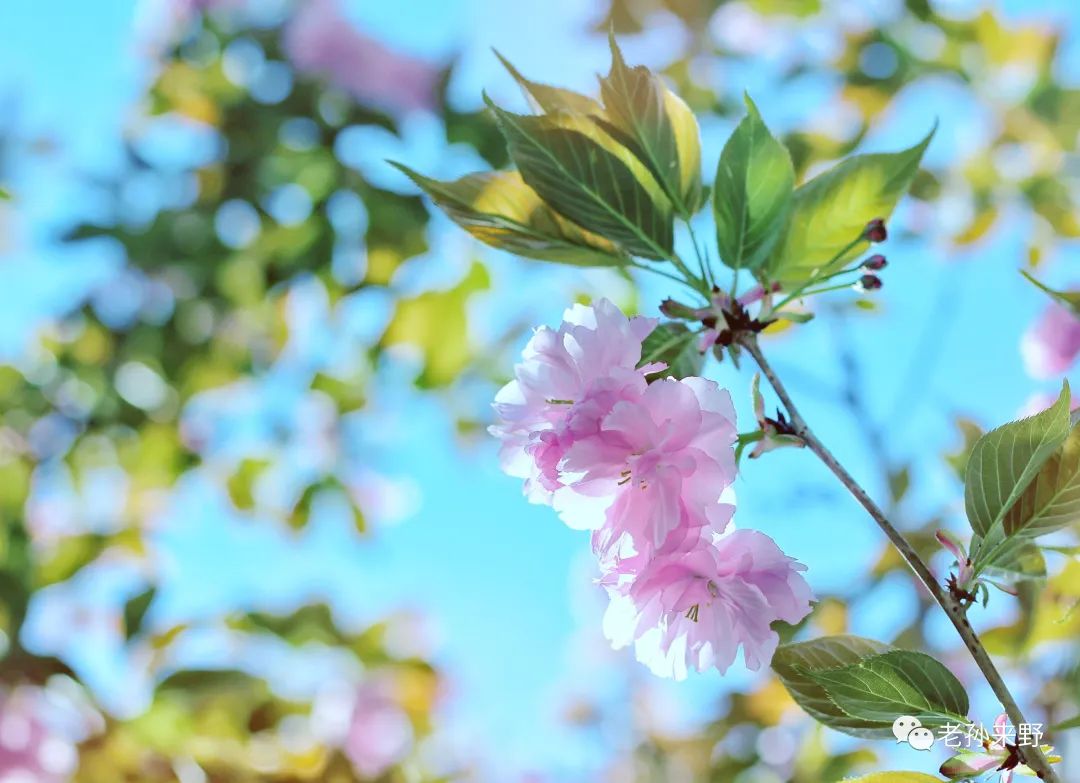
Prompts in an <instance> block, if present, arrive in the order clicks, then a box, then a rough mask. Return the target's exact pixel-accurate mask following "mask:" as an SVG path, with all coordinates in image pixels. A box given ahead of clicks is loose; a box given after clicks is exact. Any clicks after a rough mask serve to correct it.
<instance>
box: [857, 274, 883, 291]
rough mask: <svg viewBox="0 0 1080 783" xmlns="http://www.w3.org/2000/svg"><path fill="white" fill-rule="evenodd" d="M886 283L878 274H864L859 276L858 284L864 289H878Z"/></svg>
mask: <svg viewBox="0 0 1080 783" xmlns="http://www.w3.org/2000/svg"><path fill="white" fill-rule="evenodd" d="M883 285H884V283H882V282H881V278H880V277H878V276H877V275H863V276H862V277H860V278H859V282H858V283H857V286H858V287H859V288H860V289H861V290H863V291H877V290H878V289H879V288H881V286H883Z"/></svg>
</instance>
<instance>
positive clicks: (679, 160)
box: [600, 35, 701, 215]
mask: <svg viewBox="0 0 1080 783" xmlns="http://www.w3.org/2000/svg"><path fill="white" fill-rule="evenodd" d="M610 44H611V71H610V73H608V75H607V77H606V78H604V79H602V80H601V82H600V94H601V97H602V98H603V100H604V109H605V110H606V114H607V117H606V118H607V121H608V123H607V124H605V127H607V128H609V130H611V132H612V134H613V135H614V136H615V137H616V138H618V139H619V140H620V141H622V142H623V143H624V144H625V145H626V146H627V147H628V148H629V149H631V150H632V151H633V152H634V153H635V154H636V155H637V156H638V158H640V159H641V161H642V162H643V163H644V164H645V165H646V166H647V167H648V168H649V171H650V172H652V174H653V176H655V177H656V179H657V181H658V182H659V183H660V185H661V186H662V187H663V189H664V192H665V193H667V195H668V197H669V198H670V199H671V201H672V203H673V204H675V206H676V208H677V209H678V211H679V212H680V213H681V214H683V215H689V214H692V213H694V212H696V211H697V210H698V208H700V206H701V138H700V131H699V130H698V124H697V119H696V118H695V117H694V114H693V112H691V111H690V108H689V107H688V106H687V105H686V104H685V103H684V102H683V101H682V100H681V99H680V98H679V97H678V96H677V95H675V94H674V93H673V92H671V90H669V89H668V88H667V86H666V85H665V84H664V83H663V81H661V80H660V78H659V77H658V76H656V75H655V74H653V73H652V72H651V71H650V70H649V69H648V68H645V67H644V66H641V65H638V66H635V67H633V68H631V67H629V66H628V65H627V64H626V61H625V60H623V56H622V52H621V51H619V45H618V44H617V43H616V42H615V37H614V35H612V36H610Z"/></svg>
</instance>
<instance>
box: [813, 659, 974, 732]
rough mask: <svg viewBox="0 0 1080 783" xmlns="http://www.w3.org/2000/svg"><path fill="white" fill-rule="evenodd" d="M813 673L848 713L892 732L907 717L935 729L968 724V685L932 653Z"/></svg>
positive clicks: (865, 660)
mask: <svg viewBox="0 0 1080 783" xmlns="http://www.w3.org/2000/svg"><path fill="white" fill-rule="evenodd" d="M807 674H808V676H809V677H810V678H811V679H812V680H814V682H816V683H817V684H818V685H820V686H821V687H822V688H824V689H825V692H826V694H827V695H828V697H829V699H830V700H831V701H832V702H833V703H834V704H835V705H836V706H837V707H839V708H840V709H841V710H842V711H843V712H844V713H845V714H847V715H850V716H851V717H853V718H858V719H860V720H864V721H869V722H871V723H876V724H878V725H879V726H880V727H881V728H882V730H883V731H887V732H889V733H891V731H892V724H893V721H895V720H896V719H897V718H898V717H900V716H903V715H910V716H912V717H915V718H918V719H919V720H920V721H922V723H923V725H925V726H928V727H931V728H932V727H935V726H940V725H943V724H945V723H949V722H956V721H965V720H966V719H967V712H968V706H969V705H968V696H967V692H966V691H965V690H964V686H963V685H961V683H960V681H959V680H958V679H956V676H955V675H954V674H953V673H952V672H951V671H949V670H948V669H947V668H945V666H944V665H943V664H941V663H940V662H938V661H937V660H935V659H934V658H932V657H931V656H929V655H927V654H926V653H921V652H913V651H911V650H891V651H889V652H885V653H881V654H880V655H874V656H872V657H869V658H863V659H862V660H860V661H858V662H857V663H854V664H850V665H847V666H841V667H838V668H835V669H825V670H819V671H808V672H807Z"/></svg>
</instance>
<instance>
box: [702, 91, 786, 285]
mask: <svg viewBox="0 0 1080 783" xmlns="http://www.w3.org/2000/svg"><path fill="white" fill-rule="evenodd" d="M746 108H747V114H746V116H745V117H744V118H743V120H742V122H740V123H739V125H738V127H737V128H735V132H734V133H732V134H731V138H729V139H728V141H727V144H725V145H724V150H723V152H721V153H720V163H719V165H718V166H717V169H716V182H715V184H714V185H713V215H714V217H715V219H716V241H717V246H718V247H719V249H720V260H721V261H723V262H724V263H725V264H726V265H727V266H729V267H731V268H732V269H756V268H757V267H759V266H760V265H761V264H763V263H764V262H765V260H766V259H767V258H768V257H769V253H771V252H772V249H773V247H774V246H775V244H776V241H777V239H778V238H779V237H780V236H781V235H782V234H783V231H784V226H785V224H786V222H787V219H788V215H789V212H790V209H791V200H792V195H793V194H794V188H795V167H794V166H793V165H792V163H791V155H790V154H789V153H788V151H787V147H785V146H784V145H783V144H782V143H781V142H780V141H779V140H778V139H776V138H775V137H774V136H773V135H772V134H771V133H770V132H769V129H768V127H766V125H765V123H764V121H762V119H761V115H760V114H759V113H758V110H757V106H755V105H754V102H753V101H752V100H750V97H749V96H747V97H746Z"/></svg>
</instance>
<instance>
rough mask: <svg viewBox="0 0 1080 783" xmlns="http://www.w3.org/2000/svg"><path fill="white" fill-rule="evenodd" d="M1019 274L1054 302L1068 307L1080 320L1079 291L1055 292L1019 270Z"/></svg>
mask: <svg viewBox="0 0 1080 783" xmlns="http://www.w3.org/2000/svg"><path fill="white" fill-rule="evenodd" d="M1020 274H1022V275H1023V276H1024V277H1026V278H1027V279H1028V280H1029V281H1031V282H1032V283H1033V284H1034V285H1035V286H1036V287H1038V288H1041V289H1042V290H1043V291H1044V292H1045V293H1047V294H1049V295H1050V297H1051V298H1052V299H1054V300H1055V301H1056V302H1058V303H1059V304H1063V305H1065V306H1066V307H1068V308H1069V309H1070V310H1072V311H1073V312H1074V313H1075V314H1076V316H1077V318H1080V291H1056V290H1054V289H1053V288H1050V287H1049V286H1047V285H1045V284H1043V283H1040V282H1039V281H1038V280H1036V279H1035V278H1034V277H1032V276H1031V275H1029V274H1028V273H1027V272H1025V271H1024V270H1023V269H1021V270H1020Z"/></svg>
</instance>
